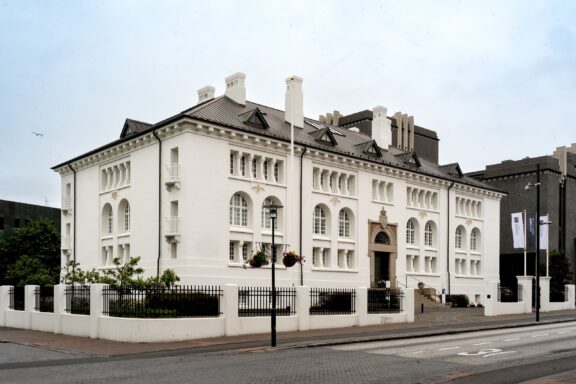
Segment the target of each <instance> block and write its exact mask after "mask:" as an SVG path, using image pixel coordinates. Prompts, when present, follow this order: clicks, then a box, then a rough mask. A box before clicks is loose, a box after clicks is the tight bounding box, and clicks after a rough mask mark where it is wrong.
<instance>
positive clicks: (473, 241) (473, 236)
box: [470, 228, 480, 251]
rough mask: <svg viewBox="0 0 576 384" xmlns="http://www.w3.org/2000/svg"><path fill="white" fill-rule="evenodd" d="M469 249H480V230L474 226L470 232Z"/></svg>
mask: <svg viewBox="0 0 576 384" xmlns="http://www.w3.org/2000/svg"><path fill="white" fill-rule="evenodd" d="M470 250H471V251H479V250H480V230H479V229H478V228H474V229H473V230H472V233H470Z"/></svg>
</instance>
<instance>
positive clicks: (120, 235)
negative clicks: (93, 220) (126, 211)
mask: <svg viewBox="0 0 576 384" xmlns="http://www.w3.org/2000/svg"><path fill="white" fill-rule="evenodd" d="M121 237H130V232H124V233H120V234H118V238H121Z"/></svg>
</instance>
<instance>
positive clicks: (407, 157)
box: [396, 151, 422, 167]
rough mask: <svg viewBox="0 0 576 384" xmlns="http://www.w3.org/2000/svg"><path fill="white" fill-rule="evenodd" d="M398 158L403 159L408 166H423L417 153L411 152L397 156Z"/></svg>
mask: <svg viewBox="0 0 576 384" xmlns="http://www.w3.org/2000/svg"><path fill="white" fill-rule="evenodd" d="M396 157H397V158H399V159H402V161H403V162H404V164H408V165H411V166H414V167H420V166H421V165H422V164H421V163H420V159H418V156H417V155H416V152H414V151H411V152H407V153H403V154H400V155H396Z"/></svg>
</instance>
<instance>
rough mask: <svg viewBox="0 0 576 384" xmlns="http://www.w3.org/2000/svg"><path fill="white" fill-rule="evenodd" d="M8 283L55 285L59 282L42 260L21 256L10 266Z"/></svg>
mask: <svg viewBox="0 0 576 384" xmlns="http://www.w3.org/2000/svg"><path fill="white" fill-rule="evenodd" d="M5 280H6V283H7V284H9V285H17V286H21V287H23V286H25V285H53V284H55V283H57V282H58V280H57V279H56V280H55V279H54V275H53V274H50V272H49V271H48V269H46V267H45V266H44V264H42V263H41V262H40V260H38V259H36V258H34V257H30V256H27V255H24V256H21V257H20V258H19V259H18V260H16V262H15V263H14V264H11V265H9V266H8V270H7V272H6V279H5Z"/></svg>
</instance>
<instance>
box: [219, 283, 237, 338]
mask: <svg viewBox="0 0 576 384" xmlns="http://www.w3.org/2000/svg"><path fill="white" fill-rule="evenodd" d="M222 301H223V303H222V315H223V316H224V324H225V327H224V330H225V333H226V336H236V335H238V334H239V333H240V329H239V321H238V285H236V284H226V285H224V296H223V297H222Z"/></svg>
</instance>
